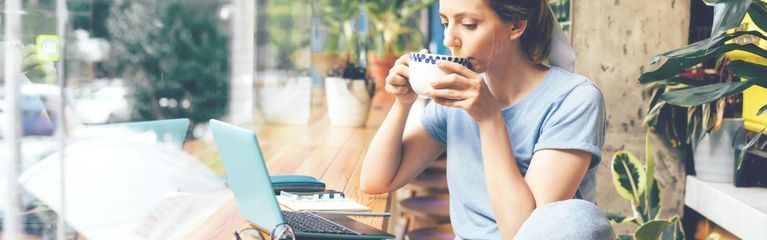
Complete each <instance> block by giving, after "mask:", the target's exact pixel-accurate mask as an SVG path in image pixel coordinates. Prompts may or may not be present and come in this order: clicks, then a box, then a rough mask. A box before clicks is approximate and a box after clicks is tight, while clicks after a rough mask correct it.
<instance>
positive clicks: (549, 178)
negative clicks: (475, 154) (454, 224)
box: [427, 62, 591, 239]
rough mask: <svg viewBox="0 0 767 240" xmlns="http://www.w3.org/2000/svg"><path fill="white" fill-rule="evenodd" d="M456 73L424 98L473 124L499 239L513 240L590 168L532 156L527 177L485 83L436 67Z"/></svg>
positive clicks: (577, 161)
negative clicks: (459, 112)
mask: <svg viewBox="0 0 767 240" xmlns="http://www.w3.org/2000/svg"><path fill="white" fill-rule="evenodd" d="M438 65H440V67H442V68H443V70H446V71H450V72H454V73H457V74H456V75H452V76H451V77H449V78H445V79H441V80H440V81H438V82H436V83H435V84H433V85H432V86H433V87H434V90H432V91H431V92H427V95H429V96H430V97H433V98H434V99H435V102H437V103H439V104H442V105H446V106H452V107H458V108H462V109H464V110H466V112H467V113H469V115H471V116H472V118H473V119H474V120H475V121H477V126H478V127H479V134H480V145H481V152H482V159H483V162H484V171H485V178H486V182H487V190H488V195H489V197H490V201H491V204H492V208H493V214H494V215H495V218H496V219H495V220H496V222H497V224H498V227H499V229H500V231H501V234H502V236H503V239H512V238H513V237H514V235H515V234H516V233H517V231H518V230H519V228H520V227H521V226H522V224H523V223H524V222H525V221H526V220H527V218H528V217H529V216H530V213H532V211H533V210H535V208H536V207H537V206H540V205H543V204H545V203H549V202H553V201H558V200H565V199H570V198H572V197H573V195H574V194H575V191H576V190H577V188H578V186H579V184H580V181H581V180H582V179H583V176H584V175H585V172H586V169H587V168H588V165H589V162H590V159H591V158H590V154H589V153H586V152H584V151H580V150H540V151H537V152H536V153H534V155H533V157H532V160H531V162H532V163H531V166H530V167H529V168H528V171H527V175H526V177H522V174H521V172H520V170H519V167H518V166H517V160H516V158H515V156H514V154H513V151H512V149H513V148H512V146H511V142H510V140H509V136H508V134H509V133H508V129H507V127H506V121H505V120H504V119H503V116H502V114H501V111H500V106H499V105H498V103H497V101H495V98H494V97H493V95H492V94H491V93H490V91H489V90H488V88H487V86H486V85H485V83H484V80H483V79H482V78H481V77H480V76H478V75H477V74H476V73H473V72H471V71H470V70H468V69H465V68H464V67H462V66H460V65H457V64H452V63H448V62H441V63H438Z"/></svg>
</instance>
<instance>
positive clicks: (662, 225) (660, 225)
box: [634, 220, 671, 240]
mask: <svg viewBox="0 0 767 240" xmlns="http://www.w3.org/2000/svg"><path fill="white" fill-rule="evenodd" d="M670 224H671V222H669V221H667V220H652V221H650V222H647V223H645V224H644V225H642V226H640V227H639V228H638V229H637V230H636V232H634V239H636V240H657V239H660V236H661V234H663V231H665V230H666V228H667V227H668V226H669V225H670Z"/></svg>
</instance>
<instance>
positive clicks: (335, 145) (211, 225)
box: [185, 103, 391, 239]
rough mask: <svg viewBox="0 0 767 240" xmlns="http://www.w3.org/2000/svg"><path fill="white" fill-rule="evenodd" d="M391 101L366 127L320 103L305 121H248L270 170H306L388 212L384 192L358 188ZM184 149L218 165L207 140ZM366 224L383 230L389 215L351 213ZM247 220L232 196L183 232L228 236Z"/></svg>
mask: <svg viewBox="0 0 767 240" xmlns="http://www.w3.org/2000/svg"><path fill="white" fill-rule="evenodd" d="M388 106H390V103H384V104H379V105H378V106H374V107H372V108H371V110H370V114H369V117H368V123H367V126H365V127H343V126H334V125H332V124H330V122H329V120H328V118H327V116H326V115H325V111H324V110H323V107H324V106H315V108H318V109H314V110H313V113H312V116H311V120H310V121H309V124H307V125H278V124H268V123H259V124H255V125H254V126H252V129H253V130H254V132H255V133H256V135H257V136H258V139H259V141H260V144H261V148H262V150H263V154H264V158H265V159H266V162H267V167H268V168H269V173H270V174H271V175H278V174H305V175H310V176H314V177H317V178H319V179H320V180H321V181H323V182H324V183H325V184H326V188H327V189H333V190H340V191H344V192H345V193H346V194H347V196H350V197H352V198H354V199H356V200H358V201H359V202H361V203H363V204H366V205H368V206H370V207H371V208H372V210H373V211H388V210H389V209H390V206H391V201H390V198H389V195H388V194H381V195H368V194H363V193H362V192H361V191H360V190H359V178H360V167H361V161H362V157H363V156H364V153H365V151H366V150H367V147H368V144H369V143H370V140H371V138H372V137H373V135H374V134H375V132H376V129H377V127H378V126H379V125H380V122H381V121H382V119H383V118H384V117H385V114H386V112H387V111H388ZM187 145H188V146H185V149H186V150H187V151H188V152H191V153H192V154H194V155H196V156H200V157H201V158H207V159H214V160H213V161H211V160H204V161H207V164H208V165H209V166H211V167H212V168H214V169H219V170H220V169H221V167H220V163H219V162H217V161H216V160H217V151H215V145H214V144H212V142H205V140H201V141H198V142H196V143H189V144H187ZM355 218H357V219H358V220H360V221H362V222H365V223H367V224H369V225H371V226H374V227H377V228H380V229H387V227H388V226H387V225H388V219H387V218H383V217H355ZM246 223H247V221H246V220H245V219H244V217H242V216H241V215H240V214H239V212H238V209H237V206H236V203H235V201H234V199H231V200H229V201H228V203H227V204H226V205H225V206H224V207H222V208H221V209H219V210H218V211H217V212H216V213H215V214H214V215H213V216H211V217H210V218H209V219H208V220H207V221H206V222H205V223H204V224H203V225H202V226H200V227H199V228H196V229H195V231H193V232H192V233H190V234H189V235H188V237H187V238H188V239H231V238H232V237H233V236H232V233H233V232H234V231H235V230H238V229H240V228H242V227H243V226H246Z"/></svg>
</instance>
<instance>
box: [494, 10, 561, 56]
mask: <svg viewBox="0 0 767 240" xmlns="http://www.w3.org/2000/svg"><path fill="white" fill-rule="evenodd" d="M487 3H488V5H490V8H492V9H493V11H495V13H496V15H498V17H500V18H501V21H503V22H506V23H511V22H513V21H517V20H527V28H526V29H525V32H524V33H522V37H521V38H520V44H521V45H522V49H523V50H524V52H525V54H527V56H528V57H529V58H530V60H532V61H533V62H535V63H538V64H540V63H544V62H545V61H546V60H548V57H549V53H550V52H551V38H552V29H553V28H554V21H555V20H554V15H553V14H552V13H551V11H550V10H549V0H487Z"/></svg>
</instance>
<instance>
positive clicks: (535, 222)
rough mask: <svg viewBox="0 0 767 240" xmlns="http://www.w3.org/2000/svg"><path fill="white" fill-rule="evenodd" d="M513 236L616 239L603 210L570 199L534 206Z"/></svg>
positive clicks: (516, 237)
mask: <svg viewBox="0 0 767 240" xmlns="http://www.w3.org/2000/svg"><path fill="white" fill-rule="evenodd" d="M514 239H518V240H527V239H589V240H591V239H594V240H601V239H610V240H613V239H615V232H613V229H612V226H610V223H609V222H608V220H607V216H605V213H604V212H603V211H602V210H601V209H599V207H597V206H596V205H595V204H594V203H592V202H589V201H585V200H580V199H570V200H564V201H558V202H553V203H549V204H546V205H543V206H541V207H538V208H536V209H535V210H534V211H533V212H532V213H531V214H530V217H529V218H528V219H527V221H525V223H523V224H522V227H520V229H519V231H518V232H517V236H515V237H514Z"/></svg>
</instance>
